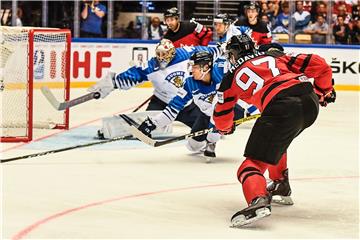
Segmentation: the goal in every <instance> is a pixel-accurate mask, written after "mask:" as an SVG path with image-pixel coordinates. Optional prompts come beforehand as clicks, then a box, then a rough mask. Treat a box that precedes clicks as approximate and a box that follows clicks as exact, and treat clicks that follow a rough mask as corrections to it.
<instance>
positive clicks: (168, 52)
mask: <svg viewBox="0 0 360 240" xmlns="http://www.w3.org/2000/svg"><path fill="white" fill-rule="evenodd" d="M175 52H176V49H175V47H174V44H173V43H172V42H171V41H170V40H168V39H162V40H161V41H160V43H159V44H158V45H157V46H156V49H155V53H156V59H157V61H158V63H159V66H160V68H161V69H164V68H166V66H167V65H168V64H169V63H170V62H171V60H173V58H174V57H175Z"/></svg>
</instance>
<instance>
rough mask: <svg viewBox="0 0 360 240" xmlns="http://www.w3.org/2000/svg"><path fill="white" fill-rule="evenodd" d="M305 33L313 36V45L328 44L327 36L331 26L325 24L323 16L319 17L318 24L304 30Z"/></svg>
mask: <svg viewBox="0 0 360 240" xmlns="http://www.w3.org/2000/svg"><path fill="white" fill-rule="evenodd" d="M304 32H305V33H309V34H311V41H312V43H324V44H325V43H326V34H327V33H328V32H329V25H328V24H327V23H326V22H325V18H324V16H323V15H318V16H317V18H316V22H315V23H313V24H311V25H310V26H309V27H307V28H305V29H304Z"/></svg>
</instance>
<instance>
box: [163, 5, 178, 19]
mask: <svg viewBox="0 0 360 240" xmlns="http://www.w3.org/2000/svg"><path fill="white" fill-rule="evenodd" d="M179 16H180V14H179V10H178V9H177V7H172V8H169V9H167V10H166V12H165V13H164V18H168V17H179Z"/></svg>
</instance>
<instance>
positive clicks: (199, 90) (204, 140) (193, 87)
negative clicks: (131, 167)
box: [139, 51, 243, 161]
mask: <svg viewBox="0 0 360 240" xmlns="http://www.w3.org/2000/svg"><path fill="white" fill-rule="evenodd" d="M189 72H191V73H192V75H191V76H189V77H188V78H186V80H185V83H184V87H183V88H179V89H178V92H177V95H176V96H175V97H174V98H173V99H172V100H171V101H170V103H169V104H168V105H167V107H166V108H165V109H164V110H163V111H162V112H161V113H160V114H158V115H156V116H154V117H148V118H147V119H146V120H145V121H144V122H143V123H142V124H141V125H140V126H139V130H140V131H142V132H143V133H144V134H146V135H150V134H151V132H152V131H153V130H155V129H156V128H158V127H163V126H166V125H169V124H170V123H171V122H172V121H174V120H175V119H176V117H177V116H178V114H179V113H180V112H181V111H182V110H183V109H184V107H185V106H186V105H187V104H188V103H189V102H192V101H194V103H195V104H196V105H197V106H198V107H199V109H200V110H201V114H200V115H199V116H198V117H197V119H196V121H195V123H194V125H193V126H192V130H191V131H192V132H195V131H199V130H202V129H207V128H210V127H214V125H213V124H212V123H211V117H212V113H213V106H214V103H213V100H214V97H215V96H216V91H217V89H218V87H219V86H220V82H221V80H222V78H223V76H224V64H223V61H218V62H215V63H214V61H213V55H212V54H211V53H209V52H207V51H198V52H195V53H194V54H193V55H192V56H191V58H190V61H189ZM236 110H237V111H241V110H240V108H236ZM240 115H241V116H243V112H242V113H238V115H237V116H236V117H235V118H239V116H240ZM219 139H220V134H219V133H217V132H214V131H213V132H210V133H208V134H207V135H202V136H197V137H194V138H190V139H189V140H188V142H187V145H186V146H187V148H188V149H189V150H190V151H193V152H199V151H202V150H204V155H205V157H207V160H209V161H211V159H212V158H214V157H215V156H216V155H215V144H216V142H217V141H218V140H219Z"/></svg>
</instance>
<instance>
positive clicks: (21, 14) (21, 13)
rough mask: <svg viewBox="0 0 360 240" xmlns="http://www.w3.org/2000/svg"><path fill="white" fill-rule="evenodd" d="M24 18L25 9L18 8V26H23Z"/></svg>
mask: <svg viewBox="0 0 360 240" xmlns="http://www.w3.org/2000/svg"><path fill="white" fill-rule="evenodd" d="M22 18H23V10H22V9H21V8H18V9H17V11H16V26H17V27H22V26H23V23H22Z"/></svg>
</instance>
